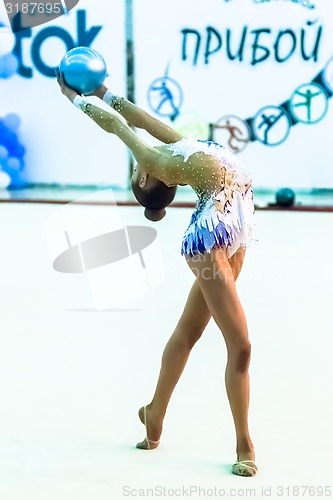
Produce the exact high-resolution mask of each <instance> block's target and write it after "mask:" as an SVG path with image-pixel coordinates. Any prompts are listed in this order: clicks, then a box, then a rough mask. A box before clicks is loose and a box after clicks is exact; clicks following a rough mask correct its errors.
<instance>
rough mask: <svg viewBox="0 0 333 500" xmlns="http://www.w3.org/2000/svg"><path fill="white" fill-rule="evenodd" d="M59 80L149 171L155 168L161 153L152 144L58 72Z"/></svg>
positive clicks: (82, 107)
mask: <svg viewBox="0 0 333 500" xmlns="http://www.w3.org/2000/svg"><path fill="white" fill-rule="evenodd" d="M57 80H58V83H59V86H60V88H61V91H62V93H63V94H64V95H65V96H66V97H67V98H68V99H69V100H70V101H71V102H73V103H74V104H75V105H76V107H78V108H80V109H81V110H82V111H83V112H84V113H85V114H86V115H88V116H89V117H90V118H91V119H92V120H94V122H95V123H97V125H99V126H100V127H101V128H102V129H103V130H105V131H106V132H109V133H113V134H115V135H117V136H118V137H119V138H120V139H121V140H122V141H123V143H124V144H125V145H126V146H127V147H128V148H129V149H130V150H131V151H132V153H133V155H134V157H135V159H136V161H137V162H138V163H140V164H141V165H142V166H144V167H145V168H146V170H147V172H151V173H152V171H153V170H154V164H155V162H156V160H158V159H159V157H160V156H161V154H160V153H159V151H157V150H156V149H155V148H153V147H152V146H150V145H148V144H146V143H145V142H144V141H143V140H142V139H141V138H140V137H138V136H137V135H136V134H135V133H134V132H133V130H132V129H131V128H130V127H129V126H128V125H127V124H126V123H124V122H123V121H122V120H121V119H120V118H118V116H117V115H116V114H114V113H108V112H107V111H105V110H104V109H101V108H99V107H98V106H94V105H93V104H91V103H88V102H87V101H85V100H84V99H83V98H82V97H81V96H79V94H78V93H77V92H76V91H75V90H73V89H71V88H70V87H68V86H67V85H66V84H65V81H64V78H63V75H61V74H60V73H59V72H57Z"/></svg>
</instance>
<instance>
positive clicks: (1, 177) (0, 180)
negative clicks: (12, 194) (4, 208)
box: [0, 172, 12, 189]
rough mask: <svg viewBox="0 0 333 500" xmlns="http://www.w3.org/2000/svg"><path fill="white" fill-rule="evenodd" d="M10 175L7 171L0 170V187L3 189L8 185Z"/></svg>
mask: <svg viewBox="0 0 333 500" xmlns="http://www.w3.org/2000/svg"><path fill="white" fill-rule="evenodd" d="M11 180H12V179H11V178H10V176H9V175H8V174H7V172H0V189H5V188H7V187H8V186H9V184H10V182H11Z"/></svg>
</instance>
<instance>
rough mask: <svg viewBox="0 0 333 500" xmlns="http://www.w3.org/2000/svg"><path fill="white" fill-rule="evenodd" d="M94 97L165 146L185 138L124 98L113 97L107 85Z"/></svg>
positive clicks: (95, 93)
mask: <svg viewBox="0 0 333 500" xmlns="http://www.w3.org/2000/svg"><path fill="white" fill-rule="evenodd" d="M92 95H95V96H97V97H99V98H100V99H103V100H104V101H105V102H106V103H107V104H109V105H110V106H112V107H113V108H114V109H115V110H116V111H118V113H120V114H121V115H122V116H123V117H124V118H125V120H126V121H127V122H128V123H129V124H130V125H131V126H133V127H137V128H141V129H144V130H146V131H147V132H148V133H149V134H150V135H152V136H153V137H155V138H156V139H158V140H160V141H161V142H164V143H165V144H171V143H174V142H177V141H180V140H181V139H183V138H184V136H183V135H182V134H180V133H179V132H177V131H176V130H174V129H173V128H171V127H169V126H168V125H166V124H165V123H163V122H161V121H160V120H157V119H156V118H154V117H153V116H151V115H150V114H149V113H147V112H146V111H144V110H143V109H141V108H139V107H138V106H136V105H135V104H133V103H132V102H130V101H128V100H127V99H125V98H124V97H119V96H116V95H113V94H112V93H111V92H110V91H109V90H108V88H107V87H106V86H105V85H102V86H101V87H99V88H98V89H97V90H96V91H95V92H94V93H93V94H92Z"/></svg>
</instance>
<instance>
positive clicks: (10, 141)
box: [0, 129, 18, 153]
mask: <svg viewBox="0 0 333 500" xmlns="http://www.w3.org/2000/svg"><path fill="white" fill-rule="evenodd" d="M0 144H1V145H2V146H5V147H6V148H7V149H8V151H9V152H10V153H11V152H12V151H13V149H15V147H16V146H17V144H18V140H17V137H16V134H15V132H12V131H11V130H9V129H6V130H5V132H3V134H1V136H0Z"/></svg>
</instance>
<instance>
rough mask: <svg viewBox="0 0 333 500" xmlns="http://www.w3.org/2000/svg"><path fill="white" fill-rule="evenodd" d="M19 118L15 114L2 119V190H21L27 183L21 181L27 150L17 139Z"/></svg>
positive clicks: (0, 126) (0, 148)
mask: <svg viewBox="0 0 333 500" xmlns="http://www.w3.org/2000/svg"><path fill="white" fill-rule="evenodd" d="M19 125H20V118H19V116H17V115H15V114H14V113H10V114H8V115H6V116H5V117H4V118H0V188H7V187H9V188H19V187H22V186H23V185H24V184H25V183H24V181H23V180H22V179H21V171H22V170H23V167H24V160H23V156H24V153H25V149H24V147H23V146H22V144H20V142H19V140H18V137H17V130H18V128H19Z"/></svg>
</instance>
